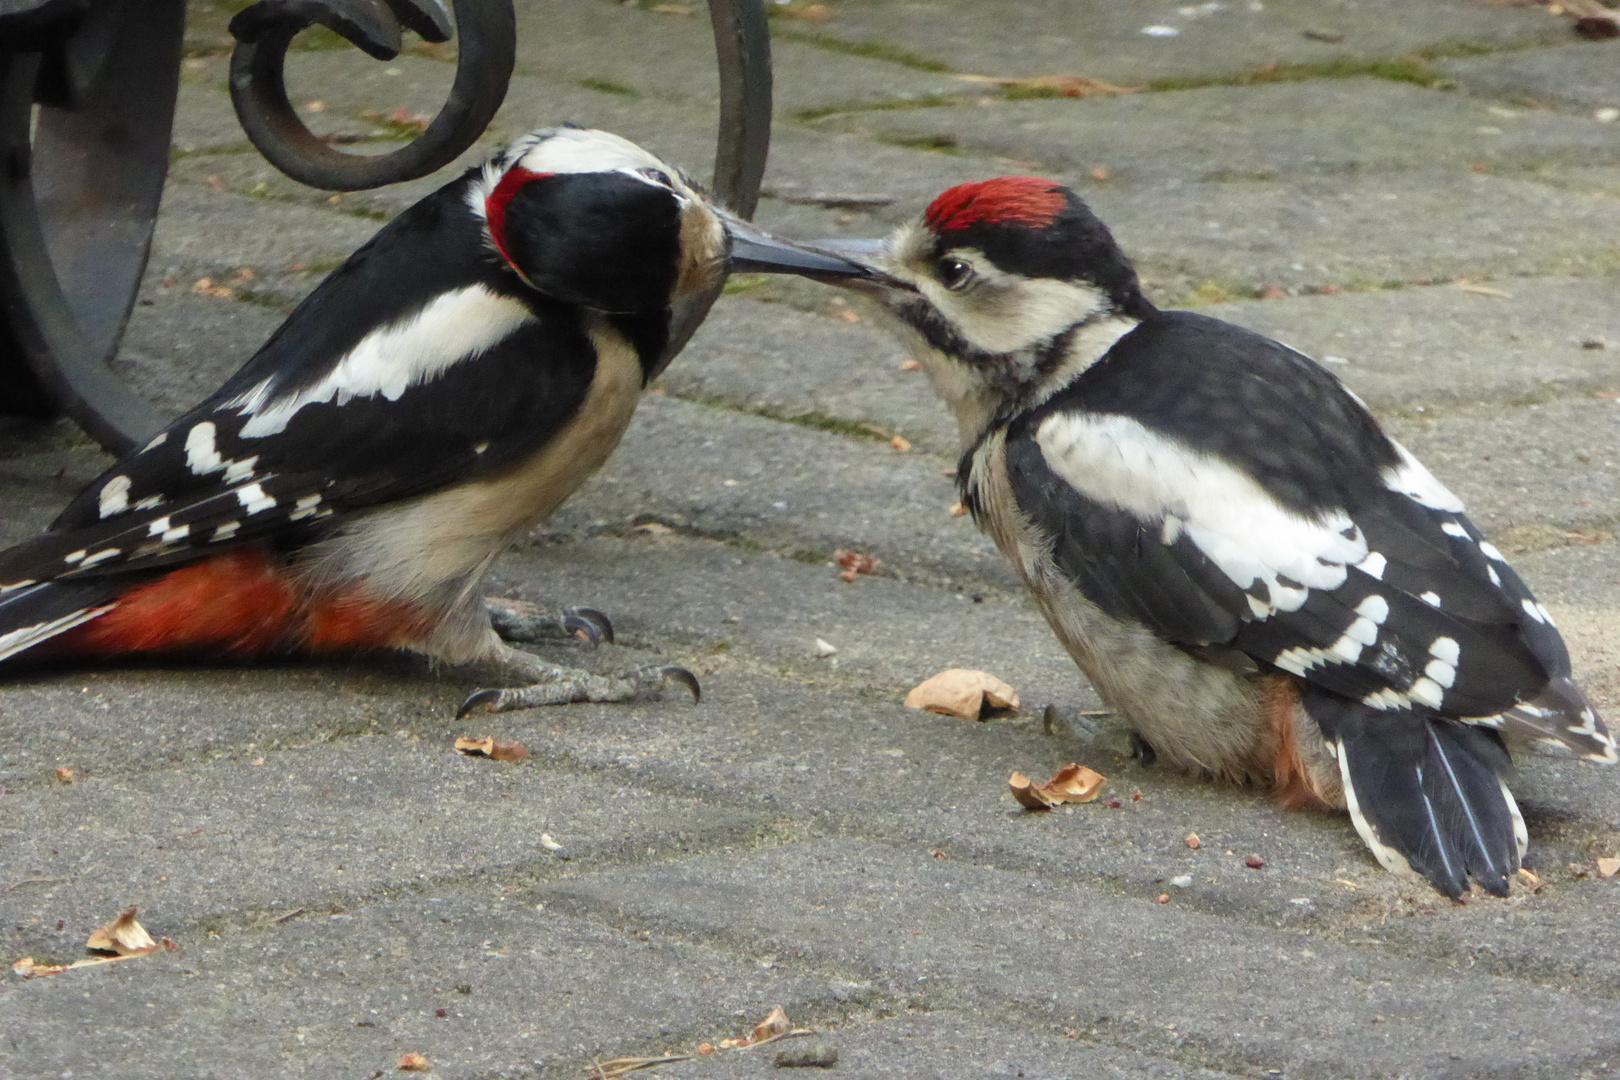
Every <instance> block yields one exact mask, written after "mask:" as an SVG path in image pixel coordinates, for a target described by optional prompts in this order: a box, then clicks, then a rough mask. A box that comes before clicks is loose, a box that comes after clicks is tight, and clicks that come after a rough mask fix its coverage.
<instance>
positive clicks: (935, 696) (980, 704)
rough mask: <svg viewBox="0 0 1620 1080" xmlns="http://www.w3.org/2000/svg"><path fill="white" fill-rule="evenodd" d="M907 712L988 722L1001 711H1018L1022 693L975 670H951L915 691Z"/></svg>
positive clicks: (907, 705)
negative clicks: (920, 711)
mask: <svg viewBox="0 0 1620 1080" xmlns="http://www.w3.org/2000/svg"><path fill="white" fill-rule="evenodd" d="M905 704H906V708H908V709H927V710H928V711H929V712H936V713H942V714H944V715H946V716H960V717H961V718H962V719H963V720H984V719H986V718H988V717H990V716H993V715H995V714H996V713H997V712H998V711H1002V710H1004V711H1006V712H1017V711H1018V691H1016V690H1014V689H1013V688H1012V687H1010V686H1008V685H1007V684H1006V683H1004V682H1002V681H1001V680H1000V679H998V678H996V677H995V676H994V675H992V674H990V673H989V672H988V671H979V670H977V669H974V668H950V669H948V670H945V671H942V672H940V673H939V674H938V675H935V676H934V677H933V678H931V679H927V680H924V681H923V682H921V683H918V684H917V685H916V686H914V687H912V688H911V693H909V694H907V695H906V702H905Z"/></svg>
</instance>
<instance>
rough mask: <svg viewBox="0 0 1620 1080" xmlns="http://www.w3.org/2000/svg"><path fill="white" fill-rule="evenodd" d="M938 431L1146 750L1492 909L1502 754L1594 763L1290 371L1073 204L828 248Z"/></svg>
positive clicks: (1424, 520) (1361, 429)
mask: <svg viewBox="0 0 1620 1080" xmlns="http://www.w3.org/2000/svg"><path fill="white" fill-rule="evenodd" d="M823 246H824V247H825V248H827V249H828V250H834V251H842V252H844V253H846V254H849V255H851V256H852V257H860V258H862V259H864V260H865V261H866V262H867V264H868V267H867V268H868V271H869V273H868V274H867V275H866V276H864V277H861V278H855V279H851V280H850V281H849V282H847V283H846V284H847V285H848V286H849V287H850V288H852V289H854V290H855V291H857V292H860V293H864V294H866V295H868V296H870V297H872V298H874V299H875V300H876V301H877V302H878V303H879V304H880V305H881V307H882V308H883V309H884V310H885V311H886V312H887V313H888V314H889V315H890V316H892V319H891V321H892V323H893V324H894V326H895V327H896V329H897V330H898V331H899V332H900V334H901V335H902V336H903V337H904V338H905V340H906V341H907V342H908V343H909V344H910V345H911V347H912V348H913V350H914V351H915V355H916V356H917V358H918V360H919V361H920V363H921V366H922V368H923V370H924V371H925V372H926V373H927V374H928V377H929V379H930V381H931V382H932V383H933V386H934V389H935V391H936V392H937V393H938V394H939V396H940V397H941V398H942V399H943V400H944V401H945V403H946V404H947V405H948V406H949V407H950V409H951V410H952V412H953V413H955V415H956V420H957V426H958V429H959V431H960V434H961V442H962V451H963V453H962V460H961V463H960V465H959V466H958V468H957V472H956V475H957V480H958V484H959V485H960V487H961V494H962V502H963V503H964V504H965V505H966V506H967V508H968V509H969V510H970V511H971V512H972V513H973V516H974V520H975V521H976V522H977V523H978V524H979V526H980V527H981V528H982V529H984V530H985V531H986V532H988V533H989V534H990V536H991V537H992V538H994V540H995V542H996V544H997V546H998V547H1000V549H1001V550H1002V552H1003V553H1004V554H1005V555H1006V556H1007V558H1008V559H1009V560H1010V561H1011V562H1012V563H1013V565H1014V566H1015V567H1016V568H1017V570H1018V572H1019V573H1020V574H1021V575H1022V576H1023V578H1024V581H1025V583H1026V584H1027V585H1028V587H1029V589H1030V591H1031V592H1032V593H1033V594H1034V596H1035V599H1036V601H1037V603H1038V604H1039V605H1040V608H1041V611H1042V613H1043V614H1044V615H1045V616H1046V619H1047V621H1048V622H1049V623H1050V624H1051V627H1052V629H1053V630H1054V631H1055V632H1056V633H1057V636H1058V637H1059V638H1060V639H1061V640H1062V642H1063V644H1064V646H1065V647H1066V648H1067V649H1068V651H1069V653H1070V655H1071V656H1072V657H1073V658H1074V660H1075V662H1076V663H1077V664H1078V665H1079V666H1080V668H1081V669H1082V670H1083V671H1084V672H1085V674H1086V675H1087V677H1088V678H1089V679H1090V680H1091V682H1092V684H1093V685H1094V686H1095V687H1096V689H1097V692H1098V693H1099V694H1100V695H1101V696H1102V699H1103V701H1104V702H1105V703H1106V704H1107V705H1108V706H1109V707H1110V708H1111V709H1113V710H1114V711H1115V712H1116V713H1117V714H1119V715H1120V716H1121V717H1123V718H1124V719H1125V720H1126V721H1127V722H1128V723H1129V724H1130V725H1131V727H1132V728H1133V729H1134V732H1133V735H1134V738H1135V741H1136V745H1137V746H1139V747H1140V749H1141V753H1142V755H1143V756H1144V758H1158V759H1162V760H1164V761H1165V762H1167V763H1169V764H1172V765H1177V766H1180V767H1183V768H1186V769H1188V770H1192V771H1195V772H1198V773H1202V774H1205V775H1210V776H1216V777H1221V778H1225V779H1228V780H1235V781H1254V782H1257V783H1260V784H1264V785H1265V786H1267V787H1269V788H1270V789H1271V790H1272V791H1273V792H1274V793H1275V795H1276V797H1277V798H1278V800H1279V801H1280V802H1281V803H1283V804H1284V805H1286V806H1290V807H1333V808H1342V809H1345V810H1347V811H1348V812H1349V813H1350V816H1351V819H1352V821H1353V822H1354V824H1355V827H1356V830H1357V832H1358V833H1360V835H1361V837H1362V838H1363V839H1364V840H1365V841H1366V843H1367V845H1368V847H1369V848H1371V850H1372V852H1373V854H1374V855H1375V856H1376V857H1377V858H1378V860H1379V861H1380V862H1381V863H1383V864H1384V865H1385V866H1387V867H1389V868H1390V869H1392V870H1397V871H1401V872H1406V871H1409V870H1415V871H1417V872H1418V873H1421V874H1423V875H1424V876H1426V877H1427V878H1428V879H1429V881H1430V882H1432V883H1433V884H1434V886H1435V887H1436V888H1437V889H1439V890H1440V891H1442V892H1444V893H1446V894H1447V895H1449V896H1459V895H1461V894H1462V893H1463V892H1465V891H1466V890H1467V889H1469V888H1470V884H1469V882H1470V880H1472V881H1473V882H1476V883H1478V884H1479V885H1480V886H1482V887H1483V888H1485V889H1486V890H1487V891H1489V892H1492V893H1495V894H1497V895H1503V894H1505V893H1506V892H1507V890H1508V885H1509V882H1510V881H1511V880H1512V877H1513V875H1514V872H1515V871H1516V870H1517V869H1518V868H1519V866H1520V861H1521V858H1522V856H1523V854H1524V851H1525V848H1526V846H1527V844H1528V843H1529V834H1528V832H1527V831H1526V828H1525V823H1524V819H1523V817H1522V816H1521V815H1520V813H1519V809H1518V805H1517V803H1516V802H1515V801H1514V798H1513V794H1512V792H1511V791H1510V790H1509V789H1508V787H1507V783H1506V779H1507V777H1508V775H1509V773H1508V766H1509V758H1508V747H1509V746H1510V745H1511V746H1513V747H1515V748H1519V749H1529V750H1535V751H1539V752H1544V753H1554V754H1563V755H1568V756H1578V757H1583V758H1586V759H1588V760H1591V761H1596V762H1603V763H1613V762H1614V761H1615V760H1616V758H1617V754H1616V747H1615V742H1614V740H1613V739H1612V738H1611V737H1610V736H1609V733H1608V731H1607V729H1606V728H1605V727H1604V724H1603V721H1602V719H1601V718H1600V717H1599V716H1598V715H1597V712H1596V710H1594V709H1593V708H1592V706H1591V704H1590V703H1589V702H1588V701H1587V700H1586V698H1585V696H1584V695H1583V694H1582V693H1581V690H1580V688H1579V687H1577V686H1576V684H1575V682H1574V679H1573V677H1572V674H1571V664H1570V657H1569V652H1568V650H1567V649H1566V648H1565V647H1564V642H1563V640H1562V639H1561V638H1560V637H1559V634H1558V631H1557V629H1556V628H1555V627H1554V626H1553V622H1552V616H1551V615H1550V614H1549V613H1548V611H1547V609H1546V608H1545V607H1543V606H1542V605H1541V604H1540V603H1538V602H1537V601H1536V599H1535V597H1534V596H1533V595H1532V594H1531V592H1530V590H1529V588H1527V587H1526V585H1525V583H1524V582H1523V581H1522V580H1521V579H1520V578H1519V576H1518V575H1517V574H1515V573H1514V572H1513V570H1512V568H1511V567H1509V566H1508V564H1507V562H1506V561H1505V560H1504V559H1503V557H1502V553H1501V552H1500V551H1498V550H1497V549H1496V548H1495V547H1493V546H1491V544H1490V542H1489V541H1487V540H1486V539H1485V538H1484V537H1483V536H1482V535H1481V534H1480V532H1479V530H1478V529H1477V528H1476V527H1475V526H1474V524H1473V523H1472V522H1471V521H1469V520H1468V518H1467V516H1466V515H1465V514H1464V513H1463V504H1462V502H1461V500H1459V499H1458V498H1457V497H1456V496H1455V495H1453V494H1452V493H1451V492H1450V491H1449V490H1447V489H1446V487H1445V486H1444V485H1442V484H1441V483H1440V481H1439V480H1437V479H1435V477H1434V476H1433V475H1431V474H1430V473H1429V471H1428V470H1427V469H1425V468H1424V467H1423V466H1422V465H1421V464H1419V463H1418V461H1417V459H1416V458H1414V457H1413V456H1412V455H1411V454H1410V453H1408V452H1407V451H1406V450H1405V449H1404V448H1402V447H1401V446H1399V445H1398V444H1397V443H1395V441H1394V440H1392V439H1390V438H1389V436H1387V435H1386V434H1385V433H1384V432H1383V431H1382V430H1381V429H1380V428H1379V426H1378V423H1377V421H1375V420H1374V419H1373V417H1372V416H1371V414H1369V413H1368V412H1367V410H1366V408H1365V407H1363V406H1362V404H1361V402H1360V401H1359V400H1358V399H1357V398H1356V397H1355V396H1354V395H1353V394H1351V393H1350V392H1349V391H1348V390H1346V389H1345V388H1344V386H1343V385H1342V384H1340V382H1339V380H1338V379H1337V378H1336V377H1335V376H1334V375H1333V374H1332V373H1330V372H1329V371H1327V370H1326V369H1325V368H1323V367H1320V366H1319V365H1317V364H1316V363H1315V362H1314V361H1312V360H1311V359H1310V358H1308V357H1306V356H1304V355H1302V354H1301V353H1299V352H1296V351H1295V350H1293V349H1290V348H1288V347H1287V346H1285V345H1281V344H1279V343H1277V342H1275V341H1271V340H1269V339H1267V338H1265V337H1262V336H1260V335H1259V334H1255V333H1251V332H1250V331H1248V330H1244V329H1241V328H1239V327H1237V326H1233V325H1231V324H1230V323H1225V322H1221V321H1219V320H1217V319H1212V318H1209V317H1208V316H1205V315H1196V314H1193V313H1191V312H1185V311H1160V310H1159V309H1158V308H1157V307H1155V306H1154V305H1153V304H1152V303H1151V302H1150V301H1149V300H1148V298H1147V296H1146V295H1145V294H1144V293H1143V291H1142V288H1141V285H1140V284H1139V282H1138V281H1137V277H1136V271H1135V270H1134V269H1133V268H1132V266H1131V263H1130V260H1129V259H1127V258H1126V257H1125V254H1124V252H1122V251H1121V250H1120V249H1119V247H1118V245H1117V244H1115V243H1114V238H1113V236H1112V235H1111V234H1110V233H1109V231H1108V229H1107V227H1106V226H1104V225H1103V223H1102V222H1101V221H1099V220H1098V219H1097V217H1096V216H1095V215H1094V214H1093V213H1092V212H1091V210H1090V208H1089V207H1087V206H1086V204H1085V203H1084V202H1083V201H1082V200H1081V199H1080V198H1079V196H1077V195H1076V194H1075V193H1074V192H1073V191H1070V190H1069V189H1068V188H1065V187H1063V186H1062V185H1060V184H1056V183H1053V182H1052V181H1049V180H1040V179H1035V178H1032V177H1027V176H1017V177H1001V178H998V179H993V180H986V181H982V182H979V183H973V184H964V185H961V186H960V187H955V188H952V189H951V190H949V191H947V192H945V193H944V194H942V195H940V196H939V197H938V198H937V199H935V200H934V201H933V203H932V204H931V205H930V206H929V207H928V208H927V210H926V211H924V213H923V214H922V215H921V216H920V217H919V218H918V219H917V220H915V221H913V222H912V223H910V224H908V225H905V226H903V227H902V228H901V229H900V230H898V231H897V232H896V233H894V234H893V235H891V236H890V237H888V238H887V239H886V240H882V241H854V242H829V243H827V244H825V245H823Z"/></svg>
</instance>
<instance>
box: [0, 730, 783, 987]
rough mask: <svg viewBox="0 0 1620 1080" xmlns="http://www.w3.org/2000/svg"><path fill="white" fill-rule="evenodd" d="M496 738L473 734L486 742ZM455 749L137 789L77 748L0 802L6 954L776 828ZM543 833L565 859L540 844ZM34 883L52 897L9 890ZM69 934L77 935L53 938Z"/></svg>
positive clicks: (262, 768)
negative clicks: (120, 924)
mask: <svg viewBox="0 0 1620 1080" xmlns="http://www.w3.org/2000/svg"><path fill="white" fill-rule="evenodd" d="M388 704H395V703H394V702H389V703H388ZM8 711H9V710H8ZM35 716H36V717H38V716H39V714H38V713H36V714H35ZM495 723H496V722H493V721H489V720H483V721H473V722H472V725H473V728H476V729H477V731H474V732H473V734H475V735H477V734H479V733H481V732H484V731H486V730H487V729H489V728H490V727H491V726H494V724H495ZM8 726H11V725H8ZM177 726H178V725H177ZM456 726H457V727H458V728H460V729H462V730H471V729H469V728H468V727H467V725H466V724H461V725H456ZM13 730H16V729H15V727H14V728H13ZM194 737H195V736H194ZM203 737H205V738H207V737H208V736H203ZM213 738H218V736H213ZM452 742H453V737H452V736H451V735H450V733H449V732H446V731H443V730H437V731H434V732H432V733H431V735H430V736H428V737H426V738H419V739H418V741H415V742H411V741H409V740H403V739H400V738H397V737H394V736H386V735H380V736H361V737H359V738H350V739H346V740H344V741H342V742H340V743H338V744H336V745H324V746H319V745H318V746H315V747H310V748H305V749H302V750H282V751H260V752H258V753H256V754H254V756H252V757H249V756H248V755H249V754H252V753H254V752H253V751H248V750H243V751H242V752H241V753H236V754H231V755H230V756H229V757H226V758H223V759H220V760H215V761H210V762H206V763H199V764H195V765H189V766H182V767H179V768H151V767H146V768H141V769H139V770H138V771H137V772H135V773H133V774H131V772H130V771H129V766H128V765H127V764H122V763H120V762H117V761H108V760H105V759H102V760H99V761H98V760H97V759H96V758H94V757H89V755H88V754H86V755H84V756H81V755H80V754H79V753H75V752H74V750H75V749H77V748H68V749H67V750H66V752H65V753H60V754H58V755H57V756H58V759H60V760H67V761H78V762H80V765H79V767H78V770H77V771H76V773H75V777H74V781H73V782H72V783H71V784H60V783H55V782H54V781H52V782H51V783H50V785H49V786H44V785H40V784H29V785H27V787H26V788H23V789H18V790H14V791H12V792H10V793H9V794H7V795H6V796H5V797H4V798H3V799H0V835H4V836H5V837H6V849H7V866H8V868H9V869H10V874H9V876H10V877H11V878H12V879H13V880H11V881H7V882H6V885H7V886H8V888H7V890H6V894H5V895H4V896H3V897H0V926H3V927H4V938H3V945H0V948H5V949H6V951H7V952H8V953H17V954H18V955H21V954H26V953H32V954H36V955H37V954H38V952H39V951H40V950H49V951H55V950H58V949H60V948H62V947H63V944H64V942H68V943H71V942H75V941H82V940H83V935H88V933H89V932H90V931H91V930H93V929H95V927H96V926H97V925H99V923H100V922H101V921H105V920H106V918H108V917H109V914H110V913H111V912H116V911H117V910H120V909H122V908H123V907H126V906H128V905H130V904H138V905H140V907H142V908H144V909H147V910H149V911H151V912H152V913H153V921H154V922H156V923H158V924H159V925H160V926H162V927H165V928H166V929H164V930H163V931H162V932H164V933H169V934H171V935H173V936H176V937H187V938H190V939H192V940H196V939H197V937H199V936H200V935H201V934H202V933H204V932H206V931H208V930H215V931H218V930H221V929H223V928H224V927H226V926H243V925H251V924H253V923H256V922H260V921H262V920H263V919H264V918H271V917H275V916H277V915H281V914H284V913H286V912H287V911H290V910H293V909H294V908H297V907H307V908H311V909H320V910H324V911H336V910H339V909H343V908H346V907H350V906H354V905H356V904H363V903H365V902H367V901H368V900H372V899H375V898H377V897H379V896H384V895H391V894H397V893H398V892H400V891H405V892H417V893H419V892H421V891H422V890H424V889H431V888H435V887H438V886H440V885H443V884H454V883H456V882H463V881H465V882H468V883H470V884H471V883H476V882H478V881H480V880H488V881H494V882H499V883H505V884H511V883H513V882H520V881H525V880H531V879H538V878H545V877H552V876H556V875H558V874H561V873H571V874H572V873H591V872H593V870H595V869H598V868H599V867H600V865H601V864H602V863H604V862H608V863H612V862H616V861H620V860H622V859H624V858H627V857H628V858H631V859H637V860H639V859H643V858H646V857H648V856H651V855H653V854H654V853H655V852H657V851H662V852H663V853H664V856H665V857H669V856H670V855H678V854H680V853H681V852H682V851H684V850H690V849H691V848H692V847H693V846H694V845H695V846H697V847H699V848H711V847H713V846H715V845H717V844H738V843H742V844H747V843H749V842H751V841H752V840H753V838H754V835H755V832H756V830H760V829H763V828H764V827H765V826H766V824H767V819H766V818H765V817H763V816H761V815H760V814H759V813H758V812H754V813H748V812H738V811H736V810H731V809H724V808H718V807H706V806H703V805H701V804H700V803H699V802H698V801H696V800H694V799H692V798H690V797H686V798H670V797H669V796H667V795H660V794H655V793H654V792H652V791H648V790H644V789H640V788H638V787H636V786H634V785H626V784H623V783H614V782H607V783H604V782H602V781H601V780H600V779H593V778H588V777H583V776H577V775H569V774H568V773H567V772H559V771H558V770H556V769H555V768H548V767H546V766H545V765H544V764H543V763H541V761H540V760H539V759H538V757H537V758H536V760H534V761H530V762H524V763H518V764H515V765H514V764H507V763H503V762H494V761H485V760H478V759H474V758H469V757H466V756H465V755H462V754H458V753H456V752H455V751H454V750H453V749H452V748H451V743H452ZM86 749H88V748H86ZM537 749H538V748H537ZM87 758H88V760H86V759H87ZM255 762H258V764H254V763H255ZM27 764H32V765H33V767H34V768H38V765H37V759H35V762H33V763H28V762H25V765H27ZM141 764H143V765H145V764H147V763H145V762H142V763H141ZM16 768H17V767H16V766H13V767H12V768H8V770H7V771H8V772H13V773H14V772H15V770H16ZM39 771H40V773H41V774H42V775H52V773H53V768H52V767H45V768H43V769H40V770H39ZM44 820H56V821H62V822H73V823H74V825H73V826H72V828H71V829H65V830H63V832H62V833H60V834H56V835H47V834H41V833H40V832H39V831H38V830H32V829H29V828H28V824H29V823H30V822H37V821H44ZM542 832H545V833H548V834H550V835H552V836H553V837H555V838H556V841H557V842H558V843H561V844H562V845H563V849H562V852H561V853H559V854H555V855H554V854H552V853H551V852H550V851H548V850H547V849H546V848H545V847H543V846H542V842H541V840H540V835H541V833H542ZM649 848H650V849H652V850H648V849H649ZM564 854H565V855H567V856H568V861H566V862H564V861H563V859H562V858H561V855H564ZM25 879H26V880H34V879H37V880H40V881H42V882H43V884H40V885H28V886H24V887H18V888H11V887H9V886H12V885H13V884H15V882H16V881H23V880H25ZM261 913H268V914H261ZM56 920H65V921H66V922H67V923H69V924H71V929H64V930H63V931H61V932H60V934H59V935H58V936H54V937H53V936H52V934H50V933H47V931H49V928H50V926H51V925H52V924H53V923H54V921H56ZM149 929H152V930H154V931H157V930H158V926H152V927H149Z"/></svg>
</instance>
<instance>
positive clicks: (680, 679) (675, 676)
mask: <svg viewBox="0 0 1620 1080" xmlns="http://www.w3.org/2000/svg"><path fill="white" fill-rule="evenodd" d="M658 674H659V675H661V676H663V678H664V680H665V681H666V682H673V683H680V684H681V685H682V686H684V687H686V688H687V689H688V690H690V691H692V704H694V705H696V704H697V703H698V702H700V701H702V700H703V688H702V687H700V686H698V681H697V676H696V675H694V674H692V673H691V672H690V671H687V670H686V669H685V668H683V667H680V666H678V665H675V664H669V665H666V666H664V667H661V668H659V669H658Z"/></svg>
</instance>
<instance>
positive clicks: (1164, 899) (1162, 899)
mask: <svg viewBox="0 0 1620 1080" xmlns="http://www.w3.org/2000/svg"><path fill="white" fill-rule="evenodd" d="M1153 902H1154V903H1155V904H1168V903H1169V902H1170V894H1169V893H1167V892H1162V893H1160V894H1159V895H1158V896H1155V897H1154V898H1153Z"/></svg>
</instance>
